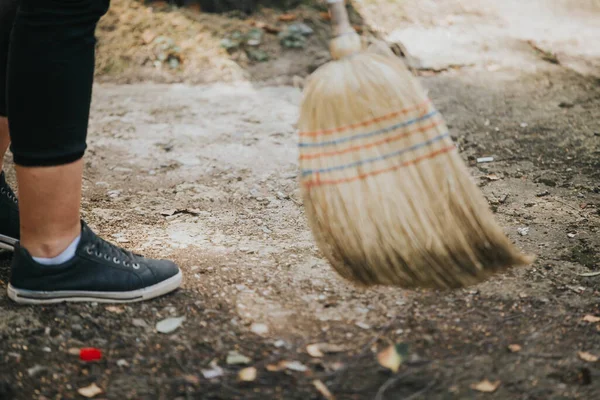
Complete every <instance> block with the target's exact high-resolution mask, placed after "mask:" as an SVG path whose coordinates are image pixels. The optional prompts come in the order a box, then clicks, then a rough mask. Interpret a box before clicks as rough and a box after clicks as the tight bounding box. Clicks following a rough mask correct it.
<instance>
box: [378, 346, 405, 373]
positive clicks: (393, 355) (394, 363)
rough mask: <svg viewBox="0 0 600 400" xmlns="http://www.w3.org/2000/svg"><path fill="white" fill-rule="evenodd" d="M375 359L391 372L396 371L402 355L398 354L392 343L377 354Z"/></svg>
mask: <svg viewBox="0 0 600 400" xmlns="http://www.w3.org/2000/svg"><path fill="white" fill-rule="evenodd" d="M377 361H379V364H381V366H382V367H385V368H387V369H390V370H392V372H398V368H400V364H402V357H400V354H398V351H397V350H396V346H395V345H392V346H390V347H388V348H386V349H385V350H383V351H382V352H380V353H379V354H377Z"/></svg>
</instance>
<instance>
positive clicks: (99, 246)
mask: <svg viewBox="0 0 600 400" xmlns="http://www.w3.org/2000/svg"><path fill="white" fill-rule="evenodd" d="M81 225H82V227H81V241H80V242H79V245H78V246H77V250H76V251H75V257H73V258H72V259H71V260H69V261H67V262H65V263H64V264H60V265H41V264H38V263H37V262H36V261H34V260H33V258H32V257H31V255H30V254H29V252H28V251H27V250H25V249H24V248H22V247H20V246H19V245H18V244H17V245H16V246H15V254H14V257H13V261H12V276H11V278H10V284H9V285H8V296H9V297H10V298H11V299H12V300H14V301H16V302H17V303H23V304H49V303H60V302H64V301H96V302H103V303H129V302H136V301H141V300H148V299H152V298H154V297H158V296H161V295H163V294H166V293H169V292H171V291H173V290H175V289H177V288H178V287H179V286H180V285H181V280H182V274H181V271H180V270H179V268H178V267H177V265H175V264H174V263H172V262H171V261H166V260H152V259H149V258H144V257H142V256H139V255H137V254H133V253H131V252H129V251H126V250H123V249H121V248H120V247H117V246H115V245H113V244H111V243H109V242H107V241H105V240H103V239H101V238H99V237H98V236H96V234H95V233H94V232H92V230H91V229H90V228H89V227H88V226H87V225H86V224H85V223H84V222H82V223H81Z"/></svg>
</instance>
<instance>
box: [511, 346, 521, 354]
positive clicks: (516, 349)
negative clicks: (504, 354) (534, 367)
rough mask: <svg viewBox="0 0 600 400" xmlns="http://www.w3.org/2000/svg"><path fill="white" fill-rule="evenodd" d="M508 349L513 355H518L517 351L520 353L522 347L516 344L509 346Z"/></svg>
mask: <svg viewBox="0 0 600 400" xmlns="http://www.w3.org/2000/svg"><path fill="white" fill-rule="evenodd" d="M508 349H509V350H510V351H512V352H513V353H518V352H519V351H521V349H522V347H521V346H520V345H518V344H509V345H508Z"/></svg>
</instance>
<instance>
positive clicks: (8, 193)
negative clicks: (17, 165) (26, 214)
mask: <svg viewBox="0 0 600 400" xmlns="http://www.w3.org/2000/svg"><path fill="white" fill-rule="evenodd" d="M19 232H20V230H19V204H18V202H17V196H15V193H14V192H13V191H12V189H11V188H10V186H8V183H6V177H5V176H4V171H2V173H0V249H6V250H11V251H13V250H14V249H15V245H16V244H17V242H18V241H19Z"/></svg>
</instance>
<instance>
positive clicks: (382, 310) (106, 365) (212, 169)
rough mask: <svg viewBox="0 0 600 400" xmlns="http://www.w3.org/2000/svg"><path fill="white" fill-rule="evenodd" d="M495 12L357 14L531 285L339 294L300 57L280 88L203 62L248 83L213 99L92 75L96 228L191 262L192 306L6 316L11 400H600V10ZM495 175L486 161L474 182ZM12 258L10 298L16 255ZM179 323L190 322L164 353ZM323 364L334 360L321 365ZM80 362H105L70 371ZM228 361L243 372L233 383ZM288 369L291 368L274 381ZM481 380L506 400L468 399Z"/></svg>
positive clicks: (90, 160) (468, 8)
mask: <svg viewBox="0 0 600 400" xmlns="http://www.w3.org/2000/svg"><path fill="white" fill-rule="evenodd" d="M495 3H498V2H493V1H491V0H477V1H476V0H461V1H451V0H447V1H441V2H439V1H438V2H434V1H421V2H417V1H405V2H402V3H400V2H397V3H395V2H383V1H362V2H357V9H358V10H359V11H360V12H361V14H362V15H363V17H364V19H365V23H366V24H370V25H371V26H375V25H378V26H377V27H376V30H378V31H379V32H382V35H383V36H384V37H385V38H386V39H387V40H388V41H389V42H390V43H393V42H401V43H402V45H403V46H404V47H405V48H406V49H407V50H408V53H409V54H408V56H409V60H408V62H409V63H411V65H412V66H413V67H415V68H417V69H418V72H419V75H420V78H419V79H421V80H422V82H423V84H424V85H425V86H426V87H427V88H428V90H429V94H430V96H431V98H432V99H433V101H434V103H435V104H436V105H437V107H438V108H439V109H440V111H441V112H442V113H443V115H444V116H445V118H446V119H447V121H448V125H449V127H450V130H451V133H452V135H453V137H454V138H455V140H456V142H457V143H458V144H459V146H460V151H461V154H462V155H463V157H464V159H465V160H466V161H467V162H469V163H470V165H471V166H472V168H471V172H472V174H473V176H474V177H475V179H476V180H477V181H478V182H480V185H481V188H482V190H483V191H484V193H485V195H486V196H487V198H488V199H489V202H490V206H491V207H492V208H493V210H495V212H496V215H497V217H498V219H499V221H500V222H501V224H502V226H503V227H505V229H506V232H507V234H508V235H509V237H510V238H511V239H512V240H514V241H515V242H516V243H517V244H518V245H519V246H520V247H521V248H522V249H524V250H525V251H526V252H528V253H532V254H535V255H536V256H537V261H536V262H535V265H534V266H532V267H530V268H524V269H520V270H515V271H511V272H510V273H507V274H505V275H501V276H497V277H495V278H493V279H491V280H489V281H488V282H485V283H483V284H481V285H479V286H477V287H474V288H470V289H467V290H457V291H454V292H451V293H443V294H440V293H433V292H419V291H415V292H412V291H411V292H409V291H400V290H396V289H392V288H377V289H370V290H360V289H356V288H354V287H352V286H351V285H349V284H348V283H346V282H344V281H342V280H341V279H340V278H338V277H337V275H335V274H334V272H333V271H332V270H331V269H330V267H329V266H328V265H327V263H326V262H325V261H324V260H323V259H322V258H321V257H320V255H319V253H318V251H317V249H316V247H315V245H314V243H313V241H312V236H311V234H310V231H309V230H308V227H307V224H306V221H305V218H304V215H303V209H302V204H301V199H300V196H299V190H298V184H297V161H296V158H297V150H296V136H295V135H296V132H295V128H294V126H295V122H296V118H297V116H298V103H299V100H300V95H301V93H300V90H299V89H298V88H297V87H294V86H288V85H286V83H289V82H292V81H294V79H293V76H297V77H299V78H300V80H298V78H296V79H295V81H296V82H300V84H301V78H302V77H303V76H305V74H304V75H303V73H301V71H300V72H299V71H297V70H289V69H285V68H287V67H285V66H289V65H290V63H292V62H293V60H295V59H297V58H300V57H301V54H302V53H301V52H300V53H298V52H293V53H291V52H289V51H282V52H281V54H278V55H277V57H275V58H274V59H272V60H270V61H269V62H268V63H267V64H265V65H262V66H260V67H261V68H271V69H275V68H280V70H279V72H280V75H279V76H282V77H284V78H282V79H283V80H282V82H281V83H282V84H278V85H274V84H273V83H274V82H273V81H272V80H267V81H265V79H264V76H260V77H259V78H257V77H256V76H258V75H256V76H254V77H253V76H252V74H251V71H253V69H252V68H258V67H256V66H254V67H253V66H252V65H239V64H236V62H235V61H232V58H231V56H229V55H227V54H224V53H222V52H220V50H219V51H217V50H214V49H213V50H214V51H215V55H214V58H213V60H212V62H217V61H218V60H217V59H216V58H217V57H223V58H222V60H225V61H223V62H226V63H228V64H227V65H230V66H231V67H232V68H233V69H235V70H236V71H238V70H239V71H241V72H243V74H240V75H239V76H238V77H237V78H236V79H230V78H231V75H229V74H228V73H227V72H224V73H223V74H222V75H223V79H222V80H221V81H219V74H218V73H216V72H215V75H214V76H213V78H214V81H215V82H213V83H210V84H203V85H193V84H191V83H190V82H192V83H193V82H194V81H193V80H192V81H186V79H184V78H181V79H179V81H180V82H179V83H173V82H177V79H174V78H173V79H174V80H171V81H169V82H171V83H166V82H167V81H168V80H167V81H165V80H164V79H163V80H161V79H162V78H160V77H159V78H157V79H156V80H155V82H148V81H147V79H148V78H149V76H148V75H147V73H148V70H145V69H144V68H142V67H140V71H141V72H140V75H139V76H138V79H133V78H131V82H134V83H131V84H127V85H124V84H122V83H123V81H121V80H119V79H118V76H112V75H111V74H108V73H107V74H100V75H101V76H99V78H98V80H99V82H100V83H99V84H97V85H96V87H95V92H94V101H93V106H92V115H91V121H90V134H89V152H88V154H87V158H86V160H87V161H86V170H85V181H84V199H83V213H84V217H85V219H86V220H87V221H88V222H89V223H90V225H91V226H92V227H93V228H94V229H96V230H97V231H98V232H99V233H101V234H102V235H104V237H106V238H108V239H111V240H112V241H114V242H116V243H119V244H122V245H123V246H126V247H128V248H130V249H134V250H136V251H138V252H143V253H144V254H147V255H152V256H161V257H169V258H172V259H174V260H176V261H177V262H179V263H180V265H181V267H182V269H183V271H184V274H185V281H184V285H183V288H182V289H181V290H179V291H177V292H175V293H174V294H172V295H168V296H166V297H164V298H161V299H157V300H155V301H151V302H148V303H143V304H132V305H127V306H118V307H115V306H106V305H101V304H88V305H79V304H69V305H56V306H51V307H22V306H16V305H14V304H13V303H11V302H10V301H9V299H8V298H7V297H6V296H2V297H0V360H1V362H0V399H13V398H14V399H77V398H83V397H82V396H81V395H80V394H78V389H80V388H83V387H87V386H89V385H90V384H92V383H94V384H96V385H97V386H98V387H99V388H100V389H101V390H102V392H103V393H101V394H98V395H97V396H96V397H95V398H105V399H303V400H306V399H322V398H324V395H323V394H322V393H321V392H319V390H317V387H316V386H315V383H314V382H315V381H317V380H318V381H320V382H321V383H322V384H323V385H325V386H326V387H327V388H328V390H329V391H330V392H331V393H332V395H333V396H334V397H335V398H336V399H405V400H406V399H411V400H412V399H436V400H437V399H528V400H529V399H540V400H547V399H552V400H559V399H593V398H597V397H598V396H599V393H600V362H599V361H597V359H596V361H594V356H596V357H600V322H599V321H600V320H599V319H597V318H595V317H600V274H596V275H594V272H598V273H600V251H599V250H598V249H599V248H600V75H598V74H597V71H598V68H600V62H599V60H600V54H599V53H600V48H599V47H598V46H596V45H595V44H594V43H596V42H597V39H593V38H598V37H600V26H598V24H597V21H598V20H599V19H600V7H598V8H597V7H596V5H597V4H596V3H594V2H593V1H584V0H581V1H571V2H568V1H566V0H548V1H542V0H532V1H530V2H523V1H516V0H510V1H505V2H502V4H495ZM117 4H118V5H119V6H123V4H124V3H123V1H120V2H117ZM575 4H576V5H578V7H574V5H575ZM139 10H146V9H145V8H143V7H142V8H139ZM144 12H145V11H144ZM186 18H187V17H186ZM202 18H209V17H207V16H203V17H202ZM214 18H216V19H219V20H220V21H221V19H222V18H229V17H223V16H214ZM526 21H531V24H526V23H525V22H526ZM236 23H237V22H236ZM190 29H200V28H198V25H195V24H194V25H192V28H190ZM104 37H105V36H104ZM102 40H103V36H100V45H102ZM311 46H313V47H312V48H311V49H310V50H306V51H308V52H309V53H310V54H317V53H322V51H323V48H321V47H318V46H319V45H317V44H313V45H311ZM315 46H316V47H315ZM132 51H133V50H132ZM207 51H208V50H207ZM273 51H275V50H273ZM217 53H218V54H220V55H217ZM290 54H291V55H290ZM286 57H287V58H286ZM99 59H100V61H101V60H102V59H103V58H102V56H101V57H100V58H99ZM290 60H291V61H290ZM218 62H220V61H218ZM311 62H314V60H313V61H311ZM199 65H200V64H199ZM277 66H279V67H277ZM282 66H283V67H282ZM127 68H130V69H128V71H129V72H127V74H131V75H130V76H131V77H134V76H135V74H134V72H135V68H134V67H133V66H128V67H127ZM182 68H183V67H182ZM302 71H304V72H306V68H304V69H303V70H302ZM182 73H184V72H182ZM116 75H118V74H116ZM165 76H166V75H165ZM169 76H171V77H172V76H175V75H174V74H171V75H169ZM163 78H164V77H163ZM169 79H171V78H169ZM143 80H146V81H145V82H142V81H143ZM484 156H490V157H493V158H494V161H493V162H490V163H485V164H481V163H480V164H477V163H476V162H475V161H474V160H475V159H476V158H477V157H484ZM9 178H10V181H11V182H13V183H14V173H9ZM524 228H527V229H524ZM0 257H1V261H0V285H1V286H2V290H4V289H5V286H6V282H7V281H8V272H9V271H8V267H9V263H10V258H11V255H10V253H1V254H0ZM167 317H185V320H184V321H183V323H182V325H181V326H180V327H179V328H178V329H177V330H176V331H174V332H172V333H168V334H164V333H159V332H157V330H156V328H155V325H156V323H157V322H159V321H161V320H163V319H165V318H167ZM314 343H328V344H330V345H337V348H333V349H331V350H335V352H326V353H325V354H323V356H321V357H313V356H311V355H310V354H309V352H308V351H307V345H309V344H314ZM400 343H402V344H406V345H408V357H407V359H406V360H405V361H404V362H403V364H402V365H401V367H400V369H399V370H398V372H396V373H393V372H391V371H390V370H388V369H386V368H383V367H382V366H381V365H379V363H378V361H377V358H376V355H377V353H378V352H379V351H381V350H383V349H384V348H386V347H387V346H389V345H390V344H400ZM514 345H518V347H517V346H514ZM83 347H97V348H99V349H101V350H102V351H103V358H102V359H101V360H100V361H97V362H93V363H85V362H82V361H80V360H79V359H78V356H77V355H76V354H74V353H75V352H76V350H77V349H80V348H83ZM73 349H75V351H74V350H73ZM232 351H236V352H238V353H240V354H242V355H243V356H245V357H247V359H245V360H241V361H240V360H238V361H240V362H242V361H243V362H242V363H241V364H231V361H232V359H231V354H230V352H232ZM228 355H230V360H229V361H230V363H228V362H227V358H228ZM237 358H238V359H239V357H237ZM281 361H288V362H289V363H288V364H287V366H288V367H287V368H283V369H281V370H278V371H274V369H277V368H275V367H273V366H277V365H278V364H279V363H280V362H281ZM293 362H295V363H293ZM246 367H255V368H256V370H257V376H256V378H255V379H254V380H253V381H251V382H242V381H240V380H239V378H238V372H239V371H240V370H241V369H242V368H246ZM485 379H487V380H489V381H490V382H491V383H492V385H491V386H492V387H494V388H495V390H491V391H490V392H482V391H481V390H477V389H474V388H473V387H474V386H473V385H477V384H478V383H481V382H482V381H483V380H485ZM496 383H498V386H497V388H496ZM481 388H482V387H479V389H481Z"/></svg>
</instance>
